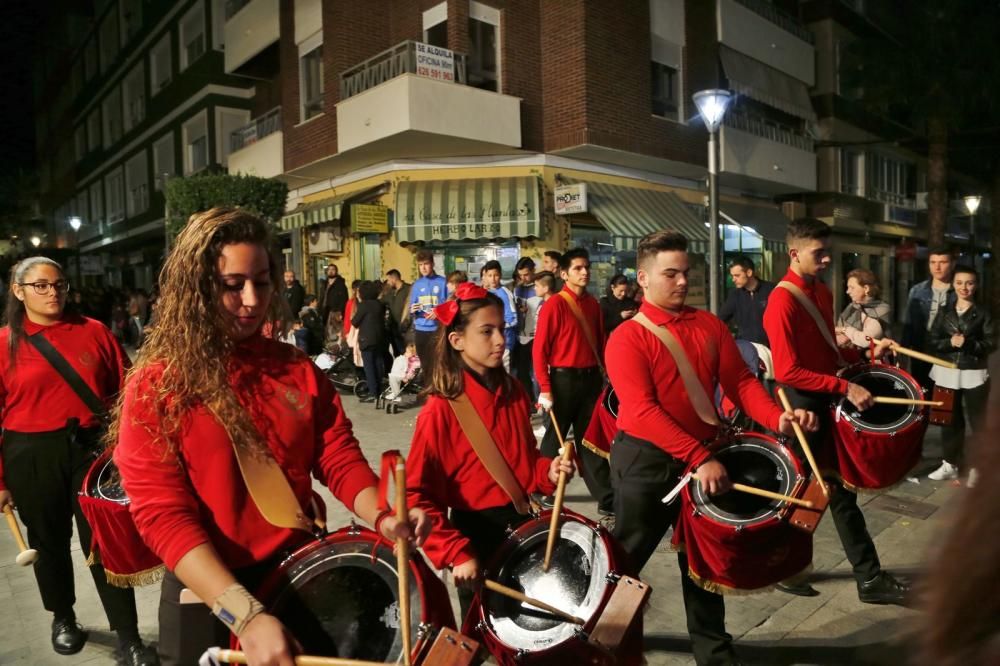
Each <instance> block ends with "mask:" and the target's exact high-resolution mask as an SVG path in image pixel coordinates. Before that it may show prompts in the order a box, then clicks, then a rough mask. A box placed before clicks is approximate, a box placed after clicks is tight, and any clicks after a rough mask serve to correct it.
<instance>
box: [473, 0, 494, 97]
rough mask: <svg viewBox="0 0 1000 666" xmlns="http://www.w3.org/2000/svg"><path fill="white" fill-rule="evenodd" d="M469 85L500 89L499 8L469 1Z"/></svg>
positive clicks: (484, 88)
mask: <svg viewBox="0 0 1000 666" xmlns="http://www.w3.org/2000/svg"><path fill="white" fill-rule="evenodd" d="M467 76H468V78H469V85H470V86H473V87H475V88H482V89H483V90H492V91H494V92H499V91H500V12H499V10H496V9H494V8H492V7H487V6H486V5H481V4H479V3H478V2H474V1H473V2H470V3H469V65H468V74H467Z"/></svg>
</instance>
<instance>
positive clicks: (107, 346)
mask: <svg viewBox="0 0 1000 666" xmlns="http://www.w3.org/2000/svg"><path fill="white" fill-rule="evenodd" d="M10 298H13V296H11V297H10ZM24 333H25V335H35V334H40V335H44V336H45V338H46V339H47V340H48V341H49V342H50V343H52V346H53V347H55V348H56V350H57V351H58V352H59V353H60V354H62V355H63V356H64V357H65V358H66V360H67V361H68V362H69V364H70V365H71V366H72V367H73V369H74V370H76V371H77V373H78V374H79V375H80V377H81V378H83V380H84V381H85V382H86V383H87V385H88V386H89V387H90V388H91V389H92V390H93V391H94V393H95V394H97V397H99V398H101V399H102V400H104V401H105V403H107V404H108V405H109V406H110V404H111V403H112V402H113V401H114V399H115V396H116V395H117V394H118V389H119V388H120V387H121V385H122V382H123V381H124V379H125V370H126V368H128V365H129V361H128V356H126V355H125V352H124V350H122V347H121V345H120V344H118V341H117V340H115V336H114V335H112V334H111V331H109V330H108V327H107V326H105V325H104V324H102V323H101V322H99V321H95V320H93V319H88V318H86V317H81V316H78V315H65V316H64V317H63V318H62V319H61V320H59V321H57V322H56V323H55V324H52V325H51V326H41V325H39V324H35V323H32V322H31V321H30V320H28V319H27V318H25V320H24ZM9 339H10V328H8V327H6V326H5V327H4V328H3V329H2V330H0V424H2V426H3V429H4V430H12V431H14V432H47V431H51V430H58V429H60V428H64V427H65V426H66V422H67V421H68V420H69V419H77V420H78V421H79V423H80V425H81V426H83V427H85V428H86V427H91V426H95V425H97V419H96V418H95V417H94V414H93V412H91V411H90V409H89V408H88V407H87V405H86V404H84V402H83V400H82V399H80V397H79V396H78V395H77V394H76V393H75V392H74V391H73V389H72V388H70V386H69V384H68V383H66V380H65V379H63V378H62V376H60V375H59V373H58V372H56V370H55V368H53V367H52V364H50V363H49V362H48V361H47V360H45V357H44V356H42V355H41V353H40V352H39V351H38V350H37V349H35V347H34V345H32V344H31V343H30V342H28V341H27V340H25V339H23V338H22V339H21V341H20V343H19V344H18V347H17V362H16V364H15V367H14V368H11V364H10V353H9V352H8V348H7V345H8V341H9ZM2 461H3V458H2V457H0V490H3V489H4V488H6V486H5V485H4V482H3V462H2Z"/></svg>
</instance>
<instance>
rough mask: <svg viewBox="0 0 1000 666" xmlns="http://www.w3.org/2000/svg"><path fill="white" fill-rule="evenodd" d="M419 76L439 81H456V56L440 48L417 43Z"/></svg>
mask: <svg viewBox="0 0 1000 666" xmlns="http://www.w3.org/2000/svg"><path fill="white" fill-rule="evenodd" d="M416 49H417V75H418V76H426V77H427V78H429V79H437V80H438V81H448V82H453V81H454V80H455V54H454V53H452V52H451V51H449V50H448V49H443V48H441V47H440V46H431V45H430V44H423V43H421V42H417V44H416Z"/></svg>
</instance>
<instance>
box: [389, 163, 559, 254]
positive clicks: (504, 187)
mask: <svg viewBox="0 0 1000 666" xmlns="http://www.w3.org/2000/svg"><path fill="white" fill-rule="evenodd" d="M541 208H542V202H541V188H540V185H539V181H538V178H537V177H535V176H514V177H510V178H468V179H464V180H422V181H403V182H401V183H399V184H398V185H397V186H396V213H395V215H396V239H397V240H398V241H399V242H400V243H414V242H416V241H444V240H493V239H499V238H528V237H538V236H540V235H541Z"/></svg>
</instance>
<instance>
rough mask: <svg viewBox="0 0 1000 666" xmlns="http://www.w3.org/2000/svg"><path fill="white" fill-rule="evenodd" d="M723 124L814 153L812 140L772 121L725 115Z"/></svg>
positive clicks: (738, 114)
mask: <svg viewBox="0 0 1000 666" xmlns="http://www.w3.org/2000/svg"><path fill="white" fill-rule="evenodd" d="M723 124H724V125H726V127H732V128H733V129H735V130H740V131H741V132H747V133H748V134H753V135H754V136H759V137H761V138H763V139H768V140H770V141H776V142H778V143H783V144H785V145H786V146H792V147H793V148H798V149H799V150H805V151H808V152H810V153H812V152H815V147H814V143H813V140H812V139H811V138H810V137H808V136H806V135H804V134H800V133H798V132H796V131H794V130H793V129H791V128H789V127H785V126H784V125H780V124H778V123H776V122H774V121H772V120H765V119H763V118H759V117H754V116H750V115H748V114H745V113H733V112H730V113H727V114H726V117H725V120H723Z"/></svg>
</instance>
